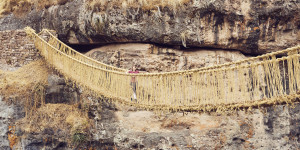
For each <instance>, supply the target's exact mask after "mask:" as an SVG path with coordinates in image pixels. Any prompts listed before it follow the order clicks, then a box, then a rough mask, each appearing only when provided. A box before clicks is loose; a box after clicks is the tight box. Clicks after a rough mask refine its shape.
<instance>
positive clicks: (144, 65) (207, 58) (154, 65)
mask: <svg viewBox="0 0 300 150" xmlns="http://www.w3.org/2000/svg"><path fill="white" fill-rule="evenodd" d="M86 55H87V56H89V57H91V58H94V59H96V60H98V61H101V62H104V63H106V64H110V65H114V66H117V67H121V68H125V69H129V70H130V69H131V68H132V66H133V65H135V66H136V68H137V69H138V70H141V71H146V72H161V71H162V72H168V71H178V70H188V69H195V68H201V67H209V66H213V65H217V64H223V63H227V62H232V61H237V60H241V59H245V58H246V57H245V56H244V55H243V54H241V53H240V52H239V51H224V50H204V49H201V50H200V49H190V50H189V51H186V50H185V51H184V50H180V49H174V48H164V47H158V46H155V45H151V44H134V43H131V44H113V45H106V46H103V47H100V48H96V49H93V50H91V51H89V52H87V53H86Z"/></svg>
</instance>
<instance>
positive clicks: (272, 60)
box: [25, 27, 300, 111]
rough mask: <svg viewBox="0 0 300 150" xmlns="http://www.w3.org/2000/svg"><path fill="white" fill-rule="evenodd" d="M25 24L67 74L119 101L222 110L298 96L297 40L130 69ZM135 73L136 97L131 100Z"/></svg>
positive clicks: (42, 50)
mask: <svg viewBox="0 0 300 150" xmlns="http://www.w3.org/2000/svg"><path fill="white" fill-rule="evenodd" d="M25 30H26V32H27V34H28V36H30V37H31V38H32V39H33V40H34V43H35V46H36V48H37V49H38V50H39V51H40V53H41V55H42V56H43V57H44V58H45V59H46V61H47V62H48V63H49V64H51V65H52V66H54V67H55V68H56V69H57V70H58V71H60V72H61V73H62V74H63V75H64V76H65V77H67V78H69V79H71V80H72V81H74V82H75V83H76V84H79V85H81V86H84V87H86V88H88V89H90V90H92V91H94V92H95V93H97V94H98V95H104V96H105V97H108V98H110V99H112V100H114V101H115V102H117V103H122V104H127V105H133V106H136V107H139V108H144V109H154V110H174V111H179V110H182V111H211V110H217V111H219V110H220V111H222V110H227V109H238V108H241V107H250V108H251V107H254V106H260V105H264V104H277V103H285V102H286V103H290V102H292V101H295V100H296V99H297V98H299V97H300V92H299V91H300V87H299V86H300V65H299V58H300V54H299V52H300V46H297V47H293V48H288V49H286V50H282V51H278V52H273V53H268V54H265V55H261V56H258V57H253V58H248V59H244V60H240V61H236V62H231V63H226V64H222V65H216V66H213V67H204V68H198V69H191V70H183V71H174V72H165V73H140V74H130V73H128V70H126V69H121V68H116V67H114V66H110V65H107V64H104V63H101V62H98V61H96V60H93V59H91V58H89V57H87V56H85V55H83V54H81V53H79V52H77V51H75V50H74V49H72V48H70V47H69V46H67V45H66V44H64V43H63V42H61V41H60V40H59V39H57V38H56V37H55V36H54V35H53V34H51V32H49V31H48V30H46V29H44V30H43V31H42V32H41V33H39V34H37V33H35V31H34V30H33V29H31V28H29V27H27V28H25ZM42 33H44V34H47V35H48V39H46V40H45V39H43V38H42V37H41V34H42ZM133 77H135V80H136V81H137V86H136V96H137V101H136V102H135V101H132V100H131V98H132V95H133V88H132V86H131V84H130V83H131V79H132V78H133Z"/></svg>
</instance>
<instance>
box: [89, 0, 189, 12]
mask: <svg viewBox="0 0 300 150" xmlns="http://www.w3.org/2000/svg"><path fill="white" fill-rule="evenodd" d="M190 2H191V0H87V3H88V6H89V8H91V9H93V10H96V11H103V10H105V9H107V8H108V6H111V7H115V6H117V7H121V8H124V9H126V8H141V9H143V10H153V9H155V10H159V8H164V7H168V8H170V9H172V10H176V9H178V8H179V7H181V6H183V5H185V4H188V3H190Z"/></svg>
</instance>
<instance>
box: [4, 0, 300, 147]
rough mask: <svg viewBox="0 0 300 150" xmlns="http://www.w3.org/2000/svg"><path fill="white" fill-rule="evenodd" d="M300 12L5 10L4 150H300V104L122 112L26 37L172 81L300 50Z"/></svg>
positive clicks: (189, 5) (216, 0)
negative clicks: (56, 66) (172, 76)
mask: <svg viewBox="0 0 300 150" xmlns="http://www.w3.org/2000/svg"><path fill="white" fill-rule="evenodd" d="M299 8H300V1H299V0H286V1H282V0H262V1H257V0H224V1H223V0H152V1H148V0H136V1H134V0H122V1H118V0H102V1H98V0H50V1H45V0H41V1H37V0H19V1H16V0H8V1H3V2H0V24H1V26H0V31H4V32H5V34H3V33H2V32H1V35H3V36H0V42H1V43H0V44H1V46H0V51H1V54H0V57H1V59H0V60H1V61H0V149H1V150H2V149H3V150H9V149H13V150H19V149H22V150H40V149H45V150H52V149H55V150H65V149H67V150H68V149H69V150H71V149H89V150H94V149H109V150H110V149H112V150H116V149H117V150H119V149H120V150H127V149H145V150H148V149H151V150H160V149H164V150H165V149H166V150H167V149H174V150H175V149H176V150H177V149H182V150H185V149H191V150H194V149H195V150H198V149H226V150H227V149H233V150H234V149H236V150H240V149H261V150H265V149H297V148H299V147H300V144H299V143H300V129H299V121H300V105H299V103H295V104H293V105H276V106H267V107H260V108H253V109H252V110H237V111H232V112H226V113H223V114H218V113H216V112H207V113H203V112H173V113H170V112H157V111H154V112H153V111H146V110H139V109H137V108H134V107H131V106H122V105H115V103H113V102H112V101H111V100H108V99H106V98H105V97H95V96H93V94H92V93H90V92H89V91H88V90H87V89H84V88H82V87H78V86H77V85H76V84H73V83H72V82H70V81H69V80H67V79H65V78H64V77H63V76H62V75H60V74H59V73H58V72H56V71H55V70H53V68H51V67H49V66H48V65H47V64H46V63H45V62H44V60H42V59H41V58H40V56H39V55H38V53H37V50H36V49H34V45H33V44H32V43H31V42H29V41H28V39H26V38H24V36H25V32H24V31H21V30H18V31H17V29H23V28H24V27H26V26H31V27H33V28H34V29H36V30H38V31H40V30H41V29H43V28H48V29H53V30H55V31H56V32H57V35H58V37H59V39H61V40H62V41H64V42H66V43H67V44H70V45H71V46H73V47H74V48H76V49H78V50H79V51H81V52H86V53H85V54H86V55H87V56H89V57H92V58H94V59H97V60H99V61H101V62H104V63H106V64H110V65H114V66H117V67H121V68H125V69H129V68H131V67H132V65H136V66H137V69H138V70H140V71H145V72H166V71H176V70H185V69H193V68H200V67H207V66H213V65H216V64H223V63H226V62H232V61H237V60H241V59H244V58H247V57H250V56H253V55H257V54H263V53H267V52H270V51H277V50H281V49H284V48H288V47H291V46H295V45H299V43H300V32H299V30H300V19H299ZM8 30H10V31H8ZM11 30H13V31H11ZM14 30H15V31H14ZM15 37H17V38H15ZM9 39H12V40H9ZM24 45H25V46H24ZM24 51H25V52H24ZM10 60H11V61H10ZM28 63H29V64H28Z"/></svg>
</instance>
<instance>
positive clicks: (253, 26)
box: [0, 0, 300, 54]
mask: <svg viewBox="0 0 300 150" xmlns="http://www.w3.org/2000/svg"><path fill="white" fill-rule="evenodd" d="M92 2H94V1H93V0H73V1H70V2H67V3H65V4H64V3H63V4H64V5H55V6H51V7H49V8H47V9H42V10H39V9H34V8H33V10H32V11H30V12H29V13H27V14H26V15H24V16H23V17H16V16H14V15H13V14H9V15H7V16H5V17H3V18H1V19H0V24H1V27H0V30H9V29H10V30H11V29H19V28H24V27H25V26H32V27H34V28H35V29H37V30H41V29H42V28H50V29H54V30H56V31H57V33H58V35H59V38H60V39H62V40H63V41H65V42H68V43H73V44H91V43H102V44H107V43H116V42H143V43H157V44H164V45H177V46H178V45H182V46H185V47H213V48H221V49H235V50H240V51H242V52H244V53H249V54H261V53H266V52H269V51H276V50H280V49H284V48H287V47H291V46H294V45H297V44H299V43H300V41H299V39H300V38H299V37H300V32H299V30H300V20H299V10H300V9H299V8H300V7H299V5H300V1H299V0H287V1H281V0H268V1H257V0H233V1H232V0H225V1H223V0H189V1H184V3H181V4H178V5H175V4H174V5H175V6H174V5H172V4H166V5H160V3H162V2H159V3H158V4H157V6H156V5H153V6H152V7H150V8H145V7H146V6H147V5H146V4H142V3H130V2H129V1H125V0H124V1H121V2H119V1H114V0H112V1H103V3H101V4H97V2H96V4H95V3H92ZM116 2H119V3H117V4H119V5H115V4H116ZM122 2H123V3H122ZM138 2H141V1H138ZM98 3H99V2H98Z"/></svg>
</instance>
